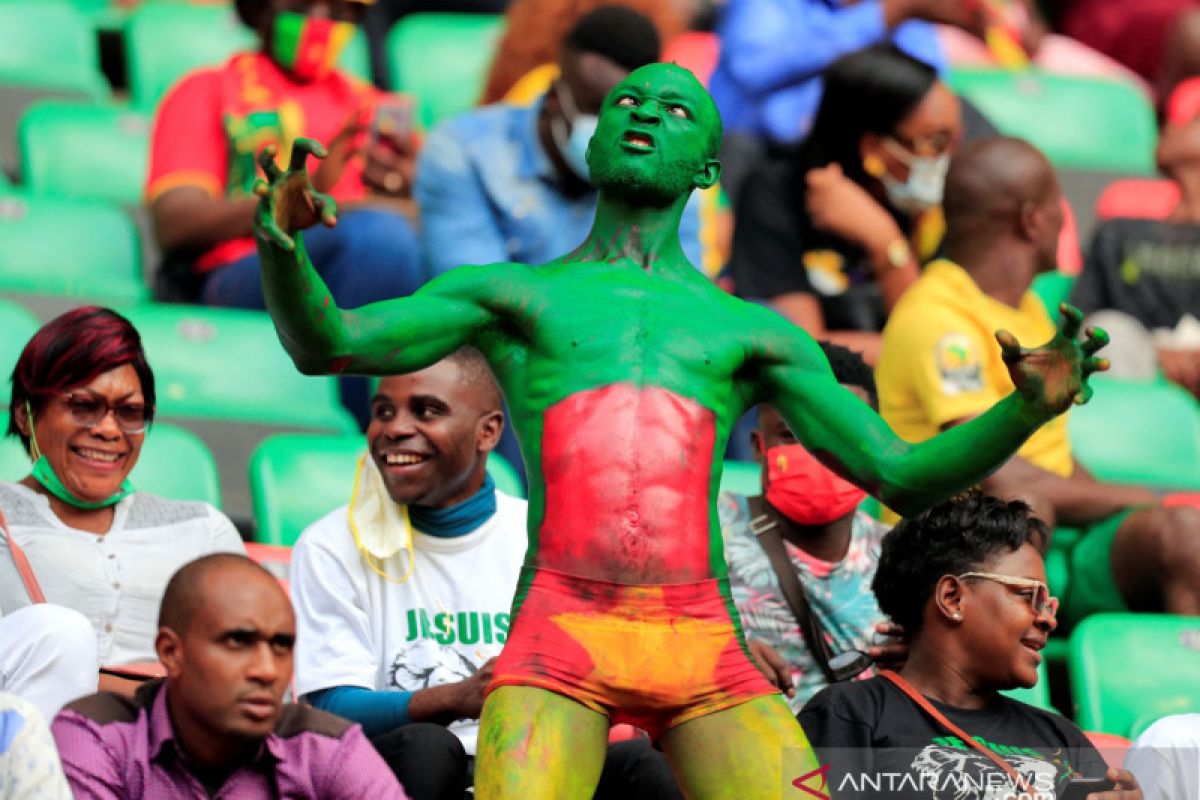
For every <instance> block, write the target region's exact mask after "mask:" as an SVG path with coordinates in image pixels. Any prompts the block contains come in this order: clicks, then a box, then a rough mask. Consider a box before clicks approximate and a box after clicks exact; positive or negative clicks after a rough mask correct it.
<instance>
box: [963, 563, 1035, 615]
mask: <svg viewBox="0 0 1200 800" xmlns="http://www.w3.org/2000/svg"><path fill="white" fill-rule="evenodd" d="M965 578H983V579H984V580H985V581H993V582H995V583H999V584H1002V585H1004V586H1011V587H1012V588H1014V589H1028V590H1030V592H1029V607H1030V608H1032V609H1033V613H1034V614H1037V615H1039V616H1040V615H1042V614H1046V615H1047V616H1050V617H1055V616H1057V615H1058V598H1057V597H1051V596H1050V588H1049V587H1048V586H1046V584H1044V583H1042V582H1041V581H1039V580H1035V579H1034V578H1018V577H1016V576H1015V575H1000V574H997V573H995V572H964V573H963V574H962V575H956V576H955V579H956V580H960V581H961V580H963V579H965Z"/></svg>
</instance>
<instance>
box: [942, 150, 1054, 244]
mask: <svg viewBox="0 0 1200 800" xmlns="http://www.w3.org/2000/svg"><path fill="white" fill-rule="evenodd" d="M1057 189H1058V182H1057V179H1056V178H1055V177H1054V168H1053V167H1051V166H1050V162H1049V161H1047V160H1046V157H1045V156H1043V155H1042V154H1041V153H1040V152H1039V151H1038V149H1037V148H1035V147H1034V146H1033V145H1031V144H1029V143H1028V142H1026V141H1024V140H1022V139H1015V138H1012V137H1008V136H995V137H989V138H986V139H978V140H976V141H973V142H970V143H968V144H966V145H964V146H963V147H962V148H961V149H960V150H959V151H958V153H957V154H956V155H955V156H954V160H953V161H952V162H951V164H950V171H949V172H948V173H947V175H946V191H945V199H944V200H943V210H944V211H945V213H946V228H947V229H948V230H949V231H955V230H956V229H961V228H964V227H969V228H971V229H972V231H973V232H974V234H975V235H978V234H980V233H984V232H985V231H986V230H988V229H992V228H994V229H1001V228H1006V227H1008V226H1009V225H1011V224H1012V220H1013V218H1014V216H1015V215H1017V214H1018V213H1019V212H1020V209H1021V207H1022V206H1024V205H1026V204H1029V203H1034V204H1040V203H1043V202H1045V201H1046V199H1047V198H1048V197H1049V196H1050V195H1051V194H1052V193H1055V192H1057Z"/></svg>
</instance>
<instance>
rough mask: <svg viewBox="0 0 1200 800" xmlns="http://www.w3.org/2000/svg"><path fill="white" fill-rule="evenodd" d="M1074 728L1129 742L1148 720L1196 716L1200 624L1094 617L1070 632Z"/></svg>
mask: <svg viewBox="0 0 1200 800" xmlns="http://www.w3.org/2000/svg"><path fill="white" fill-rule="evenodd" d="M1068 659H1069V660H1068V663H1069V666H1070V669H1069V671H1068V674H1069V676H1070V682H1071V696H1072V698H1073V701H1074V703H1075V722H1076V723H1078V725H1079V727H1081V728H1083V729H1084V730H1089V731H1103V732H1104V733H1114V734H1116V735H1118V736H1126V737H1130V736H1132V735H1133V732H1134V726H1135V725H1137V724H1139V722H1140V721H1144V720H1146V719H1148V718H1150V717H1155V718H1157V717H1164V716H1166V715H1168V714H1181V713H1185V712H1195V711H1200V619H1196V618H1194V617H1177V616H1171V615H1167V614H1096V615H1095V616H1091V617H1088V618H1087V619H1085V620H1084V621H1083V622H1081V623H1079V626H1078V627H1077V628H1076V629H1075V631H1074V632H1073V633H1072V634H1071V640H1070V654H1069V657H1068Z"/></svg>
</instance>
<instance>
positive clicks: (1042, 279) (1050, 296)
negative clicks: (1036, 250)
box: [1032, 271, 1075, 322]
mask: <svg viewBox="0 0 1200 800" xmlns="http://www.w3.org/2000/svg"><path fill="white" fill-rule="evenodd" d="M1032 288H1033V293H1034V294H1036V295H1037V296H1038V299H1039V300H1041V301H1042V305H1043V306H1045V307H1046V312H1047V313H1049V314H1050V319H1052V320H1054V321H1056V322H1057V321H1058V319H1059V317H1060V316H1061V315H1060V314H1059V313H1058V307H1059V306H1060V305H1061V304H1063V303H1065V302H1067V300H1068V299H1070V297H1071V290H1072V289H1074V288H1075V276H1074V275H1067V274H1065V273H1062V272H1058V271H1055V272H1043V273H1042V274H1041V275H1038V276H1037V277H1036V278H1034V279H1033V287H1032Z"/></svg>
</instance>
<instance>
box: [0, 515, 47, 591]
mask: <svg viewBox="0 0 1200 800" xmlns="http://www.w3.org/2000/svg"><path fill="white" fill-rule="evenodd" d="M0 531H3V532H4V539H5V541H7V542H8V552H9V553H11V554H12V560H13V563H14V564H15V565H16V567H17V574H18V575H20V576H21V583H23V584H25V591H26V592H27V593H28V594H29V599H30V600H32V601H33V602H34V603H44V602H46V595H44V594H42V586H41V584H39V583H38V579H37V576H36V575H34V574H33V567H32V566H30V565H29V559H28V558H26V557H25V551H24V550H22V549H21V545H19V544H17V540H16V539H14V538H13V535H12V533H11V532H10V531H9V529H8V520H6V519H5V518H4V512H3V511H0Z"/></svg>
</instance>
